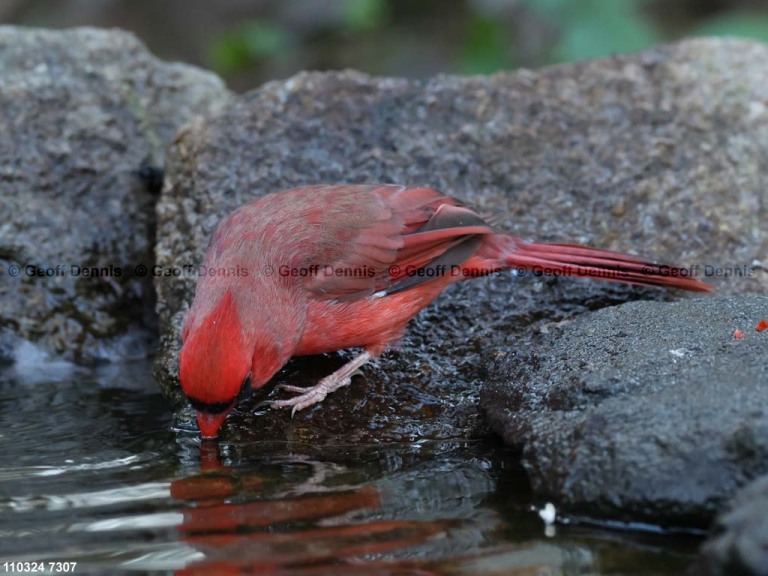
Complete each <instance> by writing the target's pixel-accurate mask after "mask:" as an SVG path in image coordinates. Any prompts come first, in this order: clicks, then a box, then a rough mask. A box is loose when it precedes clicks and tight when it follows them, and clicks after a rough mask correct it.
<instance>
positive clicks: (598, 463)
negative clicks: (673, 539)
mask: <svg viewBox="0 0 768 576" xmlns="http://www.w3.org/2000/svg"><path fill="white" fill-rule="evenodd" d="M766 311H768V297H766V296H757V295H755V296H734V297H721V298H700V299H696V300H688V301H682V302H673V303H660V302H632V303H627V304H623V305H621V306H615V307H611V308H605V309H602V310H599V311H596V312H593V313H590V314H587V315H583V316H581V317H579V318H578V319H576V320H574V321H572V322H564V323H560V324H550V325H548V326H546V329H545V330H542V331H539V332H538V333H530V334H528V335H527V336H526V337H525V338H522V339H511V338H510V339H508V340H507V341H504V342H500V343H499V344H498V345H497V346H495V347H494V350H493V351H491V352H490V353H489V355H488V362H489V373H488V379H487V382H486V384H485V386H484V389H483V393H482V396H481V404H482V407H483V409H484V410H485V412H486V413H487V415H488V418H489V420H490V422H491V424H492V426H493V428H494V429H495V430H496V431H497V432H498V433H499V434H500V435H502V437H503V438H504V441H505V442H506V443H507V444H510V445H513V446H517V447H520V448H521V449H522V452H523V456H524V461H525V466H526V469H527V471H528V474H529V476H530V479H531V482H532V485H533V489H534V491H535V492H537V493H538V494H540V495H541V496H543V497H545V498H547V499H551V500H553V501H554V502H555V503H557V504H558V507H561V506H562V507H564V508H565V509H566V510H567V511H568V512H570V513H572V514H576V515H578V514H587V515H590V516H593V517H594V516H598V517H605V518H610V519H618V520H626V521H629V520H634V521H636V520H646V521H649V522H653V523H655V524H663V525H677V526H682V525H688V526H706V525H708V523H709V521H711V519H712V517H713V516H714V514H715V512H716V511H717V510H718V508H719V507H720V506H721V505H722V504H723V503H724V502H725V501H726V500H727V499H728V498H730V497H731V496H732V495H733V494H734V493H735V492H736V490H737V489H738V488H739V487H741V486H743V485H744V484H745V483H746V482H748V481H749V480H750V479H752V478H756V477H757V476H759V475H760V474H764V473H766V472H767V471H768V411H767V410H766V400H768V392H766V388H765V383H766V381H768V363H766V357H767V355H766V350H768V332H757V331H756V330H755V326H756V325H757V323H758V321H759V320H760V318H762V317H764V316H765V315H766ZM737 329H740V330H742V331H743V336H742V337H741V338H735V337H734V331H735V330H737Z"/></svg>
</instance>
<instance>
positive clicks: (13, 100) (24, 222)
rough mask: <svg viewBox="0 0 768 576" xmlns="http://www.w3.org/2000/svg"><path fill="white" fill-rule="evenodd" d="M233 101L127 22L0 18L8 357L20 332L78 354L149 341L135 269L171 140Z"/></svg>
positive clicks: (0, 291) (113, 356)
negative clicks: (103, 24)
mask: <svg viewBox="0 0 768 576" xmlns="http://www.w3.org/2000/svg"><path fill="white" fill-rule="evenodd" d="M229 98H230V94H229V92H228V91H227V90H226V88H225V87H224V86H223V84H222V82H221V81H220V80H219V78H218V77H216V76H215V75H213V74H209V73H207V72H204V71H202V70H198V69H195V68H192V67H190V66H185V65H181V64H170V63H165V62H162V61H160V60H158V59H156V58H154V57H153V56H152V55H151V54H149V52H147V50H146V49H145V48H144V46H143V45H142V44H141V43H140V42H139V41H138V40H137V39H136V38H135V37H134V36H133V35H131V34H129V33H126V32H121V31H118V30H96V29H72V30H66V31H50V30H36V29H27V28H17V27H9V26H2V27H0V328H1V329H0V350H1V351H2V352H0V354H1V355H2V357H3V358H4V359H5V360H6V361H8V360H10V359H12V358H13V355H14V349H15V348H16V347H17V344H19V343H20V342H21V341H22V340H28V341H31V342H34V343H36V344H37V345H38V346H39V347H40V348H42V349H43V350H45V351H47V352H53V353H57V354H59V355H61V356H63V357H64V358H67V359H70V360H75V361H79V362H89V361H99V360H118V359H121V358H130V357H133V356H143V355H146V354H147V353H148V352H149V351H150V345H151V342H152V339H153V338H154V332H155V331H156V329H157V327H156V321H155V319H154V310H153V307H154V293H153V289H152V282H151V280H152V279H151V277H150V275H149V274H147V275H146V276H143V275H142V274H141V271H140V272H139V273H136V270H135V269H136V267H137V266H146V267H147V270H148V271H149V270H151V266H152V263H153V260H154V255H153V246H154V225H155V213H154V206H155V202H156V200H157V195H158V193H159V190H160V188H161V186H162V169H163V163H164V155H165V147H166V145H167V144H168V143H169V142H170V140H171V139H172V138H173V135H174V134H175V132H176V130H177V129H178V128H179V126H180V125H181V124H182V123H184V122H186V121H187V120H189V119H190V118H192V117H193V116H196V115H198V114H204V113H208V112H212V111H215V110H217V109H219V108H220V107H221V106H222V105H223V104H224V103H225V102H227V100H228V99H229ZM94 268H96V269H97V270H95V271H92V269H94ZM88 272H90V274H86V273H88Z"/></svg>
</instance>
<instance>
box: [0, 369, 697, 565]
mask: <svg viewBox="0 0 768 576" xmlns="http://www.w3.org/2000/svg"><path fill="white" fill-rule="evenodd" d="M0 418H1V419H2V420H1V422H2V427H1V429H0V454H2V460H0V570H2V571H3V573H24V566H25V565H23V564H21V565H19V564H6V563H19V562H22V563H23V562H39V563H44V564H43V565H42V567H43V568H44V569H45V570H46V571H43V572H36V573H53V572H47V570H48V568H49V566H51V567H55V565H48V564H47V563H48V562H76V563H77V564H76V565H75V566H74V570H73V572H72V573H74V574H116V573H136V574H142V573H150V574H179V575H181V574H242V573H246V574H267V573H269V574H297V575H309V574H334V575H344V574H373V575H378V574H382V575H383V574H392V575H395V574H398V575H406V574H407V575H411V574H413V575H427V574H457V575H462V574H467V575H475V574H477V575H501V574H505V575H507V574H512V575H518V574H519V575H522V574H526V575H527V574H614V575H616V574H662V575H663V574H679V573H680V572H681V571H682V570H683V569H684V568H685V566H686V565H687V564H688V563H689V562H690V559H691V558H692V555H693V554H694V553H695V549H696V546H697V545H698V543H699V541H698V539H697V538H695V537H690V536H688V537H682V536H671V535H665V534H662V533H660V532H658V531H654V530H653V528H652V527H639V528H642V529H639V530H628V529H626V528H627V527H607V526H600V525H598V524H595V523H588V522H587V523H584V522H576V523H573V522H572V523H571V524H568V525H563V524H558V525H556V526H555V527H551V528H550V529H547V528H546V527H545V525H544V522H543V521H542V520H541V518H540V517H539V515H538V514H537V512H536V511H535V510H534V509H533V508H534V507H540V506H542V505H543V504H544V503H543V502H537V501H535V499H534V498H533V497H532V495H531V494H530V491H529V489H528V484H527V481H526V478H525V474H524V473H523V471H522V468H521V466H520V464H519V457H518V455H516V454H514V453H513V452H511V451H509V450H508V449H506V448H504V447H503V446H501V445H500V444H499V443H497V442H496V441H494V440H493V439H488V440H478V441H472V442H468V441H461V440H458V439H457V440H454V441H450V440H448V441H445V440H443V441H434V442H407V443H393V444H378V445H364V446H359V445H358V446H354V445H344V444H333V445H324V446H307V445H302V444H300V443H295V442H293V443H289V442H269V443H267V442H250V443H238V444H233V443H222V444H216V443H205V444H203V445H202V446H201V445H200V442H199V440H198V438H197V435H196V434H195V433H194V432H193V431H191V430H185V429H183V428H182V427H180V426H179V424H175V423H174V419H173V418H172V416H171V413H170V410H169V408H168V406H167V405H166V404H165V402H164V400H163V399H162V397H161V396H160V395H159V394H158V393H157V392H156V389H155V387H154V384H153V383H152V380H151V377H150V369H149V364H148V363H146V362H139V363H133V364H130V365H112V366H105V367H102V368H97V369H82V368H73V367H71V366H68V365H65V364H61V365H57V364H43V363H40V364H39V365H35V364H34V363H33V364H32V365H29V364H27V365H25V366H23V367H20V368H19V367H17V368H14V367H10V368H4V369H3V371H2V372H0ZM180 422H183V420H180ZM182 426H183V425H182ZM38 567H39V565H38ZM70 567H71V565H70ZM14 568H16V569H17V570H15V571H14ZM26 573H28V572H26ZM57 573H64V572H63V571H60V572H57Z"/></svg>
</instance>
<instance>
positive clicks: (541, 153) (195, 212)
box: [155, 40, 768, 442]
mask: <svg viewBox="0 0 768 576" xmlns="http://www.w3.org/2000/svg"><path fill="white" fill-rule="evenodd" d="M766 56H768V48H766V47H765V46H764V45H761V44H757V43H749V42H738V41H721V40H696V41H690V42H685V43H681V44H678V45H673V46H666V47H659V48H655V49H653V50H650V51H647V52H644V53H640V54H634V55H630V56H622V57H617V58H611V59H606V60H598V61H594V62H586V63H579V64H573V65H568V66H558V67H552V68H547V69H544V70H541V71H536V72H531V71H527V70H521V71H517V72H512V73H505V74H497V75H495V76H490V77H478V78H463V77H450V76H441V77H437V78H433V79H430V80H427V81H411V80H405V79H393V78H372V77H369V76H366V75H363V74H359V73H355V72H342V73H311V74H310V73H305V74H300V75H298V76H296V77H294V78H291V79H289V80H286V81H279V82H271V83H269V84H267V85H265V86H264V87H262V88H260V89H258V90H255V91H253V92H250V93H247V94H245V95H243V96H241V97H240V98H238V99H237V101H236V102H235V103H234V104H233V105H232V106H229V107H228V108H226V109H225V110H223V111H222V112H221V113H219V114H217V115H215V116H213V117H211V118H209V119H207V120H201V121H197V122H194V123H192V124H191V125H189V126H187V127H186V129H185V130H183V131H182V132H181V133H180V135H179V138H178V139H177V140H176V141H175V142H174V144H173V146H172V147H171V148H170V150H169V160H168V170H167V173H166V175H167V179H168V181H167V183H166V186H165V188H164V191H163V195H162V197H161V199H160V203H159V206H158V229H159V232H158V248H157V254H158V261H159V264H161V265H162V266H163V267H164V268H165V269H168V270H179V271H180V277H172V276H169V277H163V278H160V279H158V283H157V289H158V297H159V302H158V310H159V314H160V322H161V332H162V334H163V341H162V344H161V353H160V357H159V359H158V362H157V364H156V371H155V374H156V378H157V379H158V381H159V382H160V384H161V386H162V387H163V389H164V391H165V393H166V395H168V396H169V397H172V398H175V399H176V400H177V401H179V402H180V403H181V401H182V399H181V397H180V393H179V389H178V379H177V369H178V360H177V358H178V350H179V337H178V329H179V326H180V323H181V320H182V318H183V315H184V312H185V310H186V308H187V307H188V305H189V303H190V302H191V300H192V297H193V291H194V285H195V275H194V274H188V275H187V274H183V273H181V272H183V270H184V268H183V267H184V266H191V267H194V266H196V265H197V264H198V263H199V262H200V261H201V259H202V256H203V253H204V250H205V247H206V245H207V242H208V239H209V238H210V235H211V233H212V232H213V230H214V229H215V227H216V225H217V223H218V222H219V220H220V219H221V218H222V217H223V216H224V215H225V214H227V213H228V212H230V211H231V210H233V209H234V208H236V207H237V206H239V205H241V204H242V203H244V202H246V201H248V200H250V199H253V198H256V197H259V196H261V195H264V194H266V193H268V192H273V191H277V190H280V189H284V188H290V187H293V186H299V185H306V184H317V183H329V182H330V183H335V182H398V183H408V184H416V185H428V186H433V187H435V188H437V189H439V190H442V191H444V192H446V193H449V194H452V195H455V196H458V197H460V198H463V199H465V200H466V201H468V202H469V203H470V204H472V205H474V206H476V207H478V208H479V209H480V210H482V211H484V212H489V213H497V214H499V215H500V217H499V221H500V225H499V228H500V229H502V230H506V231H510V232H514V233H515V234H516V235H519V236H523V237H529V238H533V237H536V238H539V239H542V240H549V241H574V242H582V243H589V244H593V245H597V246H600V247H603V248H610V249H616V250H624V251H634V252H637V253H642V254H646V255H650V256H651V257H655V258H658V259H660V260H664V261H676V262H679V263H681V264H685V265H695V264H699V266H700V268H699V270H700V273H701V275H703V273H704V266H705V265H710V266H713V267H714V268H717V270H721V269H723V268H725V267H726V266H727V267H729V268H731V270H730V271H723V272H722V273H723V274H726V273H727V274H728V275H727V276H720V277H714V276H713V277H712V278H710V279H711V281H712V282H713V283H715V284H717V285H718V288H719V289H720V290H721V291H722V292H725V293H731V292H733V293H737V292H743V291H745V290H748V291H749V290H751V291H766V290H768V278H767V277H766V275H765V274H764V273H763V272H761V271H759V270H755V269H753V268H752V266H753V265H758V264H759V259H760V258H762V257H763V255H764V254H765V253H766V248H768V242H767V241H766V233H765V226H764V225H763V224H762V223H761V216H760V214H763V215H764V214H765V207H764V199H763V198H764V178H763V176H762V174H763V173H764V171H763V169H762V166H764V165H765V161H766V158H768V111H766V110H765V109H764V103H763V100H764V94H765V93H766V90H767V89H768V86H767V85H766V84H767V83H768V80H766V79H767V78H768V75H766V74H765V72H768V64H766V62H768V59H766ZM761 211H762V212H761ZM714 268H713V270H714ZM735 269H738V270H744V273H743V274H739V275H734V270H735ZM667 297H671V298H674V297H677V295H676V294H673V293H671V292H665V291H661V290H642V289H637V288H628V287H623V286H612V285H610V284H607V283H600V282H589V281H574V280H567V279H553V278H531V277H524V278H515V277H513V276H511V275H503V276H502V277H492V278H484V279H478V280H472V281H471V282H465V283H463V284H462V285H459V286H454V287H451V288H449V289H448V290H447V291H446V294H444V295H443V296H442V297H441V298H440V299H439V300H438V302H436V303H435V304H434V305H432V306H431V307H429V308H428V309H427V310H425V311H424V312H423V313H422V314H421V315H420V316H419V317H418V318H417V319H416V320H415V321H414V323H413V324H412V326H411V328H410V330H409V332H408V334H407V336H406V338H405V341H404V342H403V345H402V346H401V347H400V348H399V349H397V350H395V351H393V352H390V353H388V354H386V355H385V356H384V358H383V359H382V360H381V361H380V362H379V367H378V368H376V367H368V368H366V369H365V370H364V371H363V372H364V376H363V377H362V378H357V379H356V381H355V382H354V383H353V385H352V386H351V387H348V388H345V389H343V390H340V391H339V392H337V393H334V394H333V395H332V396H331V397H329V398H327V399H326V400H325V401H324V402H323V405H322V406H320V407H317V408H313V409H311V410H307V411H306V412H303V413H299V414H297V416H296V417H295V418H294V419H293V420H291V419H290V418H289V416H288V414H286V413H284V412H277V411H265V410H255V411H254V407H253V405H251V406H245V407H243V409H241V410H240V411H238V412H237V413H236V414H235V417H234V418H231V419H230V422H229V423H228V424H227V426H226V430H225V431H224V434H225V436H224V437H225V438H235V439H236V438H244V439H246V438H251V437H254V435H257V436H258V437H259V438H265V439H269V438H274V439H280V438H286V437H288V438H299V439H302V440H303V441H307V442H318V441H321V440H325V441H329V442H338V441H351V442H357V441H359V442H362V441H377V442H378V441H381V442H389V441H412V440H416V439H424V438H445V437H466V436H471V435H473V434H478V433H482V432H483V431H485V428H484V426H483V424H482V423H481V421H480V420H479V418H478V416H479V415H478V412H477V407H476V403H477V399H478V390H479V384H480V382H481V380H482V378H483V374H484V370H483V368H482V365H481V359H482V357H483V356H482V353H483V351H484V350H485V349H486V348H487V346H488V342H489V339H490V338H491V337H493V336H495V335H497V334H509V335H522V334H525V333H526V331H527V330H528V327H529V326H530V325H531V324H532V323H533V324H534V325H536V326H538V325H540V324H541V323H545V322H549V321H554V320H560V319H563V318H569V317H573V316H575V315H578V314H580V313H583V312H585V311H588V310H594V309H598V308H601V307H604V306H608V305H611V304H617V303H621V302H626V301H628V300H634V299H639V298H645V299H648V298H651V299H663V298H667ZM342 361H343V360H342V359H341V358H338V357H337V356H335V355H329V356H327V357H324V358H323V359H321V360H317V359H299V360H296V361H294V362H292V363H291V364H289V365H288V366H287V367H286V369H285V370H284V371H283V372H282V373H281V374H279V375H278V376H277V377H276V378H275V379H274V381H275V382H281V381H283V382H285V381H290V382H291V383H293V384H298V385H306V384H311V383H313V382H314V380H315V379H316V378H317V377H319V376H321V375H324V374H327V371H328V370H331V369H333V368H336V367H338V366H339V365H340V364H341V362H342ZM254 402H255V401H254Z"/></svg>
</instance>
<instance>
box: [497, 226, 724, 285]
mask: <svg viewBox="0 0 768 576" xmlns="http://www.w3.org/2000/svg"><path fill="white" fill-rule="evenodd" d="M507 238H508V239H511V240H512V241H513V244H512V246H509V245H507V246H506V249H504V250H503V251H502V254H503V256H502V258H501V259H502V260H503V261H504V264H505V265H506V266H509V267H524V268H525V269H526V270H527V271H529V272H532V273H540V274H552V275H561V276H576V277H584V278H592V279H595V280H608V281H612V282H623V283H626V284H637V285H640V286H663V287H672V288H680V289H682V290H691V291H693V292H709V291H710V290H713V288H714V287H713V286H711V285H709V284H706V283H704V282H701V281H700V280H698V279H697V278H695V277H694V276H693V275H692V273H691V271H690V270H688V269H686V268H679V267H676V266H666V265H662V264H656V263H654V262H651V261H649V260H645V259H643V258H640V257H637V256H632V255H629V254H622V253H620V252H613V251H610V250H600V249H599V248H590V247H589V246H581V245H578V244H527V243H525V242H523V241H521V240H519V239H517V238H511V237H507Z"/></svg>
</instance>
